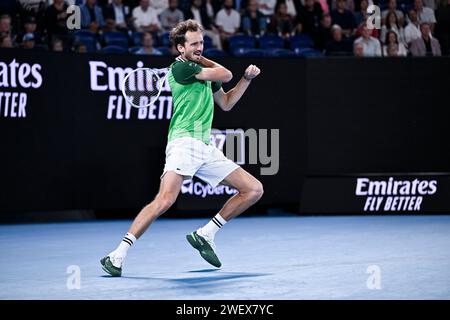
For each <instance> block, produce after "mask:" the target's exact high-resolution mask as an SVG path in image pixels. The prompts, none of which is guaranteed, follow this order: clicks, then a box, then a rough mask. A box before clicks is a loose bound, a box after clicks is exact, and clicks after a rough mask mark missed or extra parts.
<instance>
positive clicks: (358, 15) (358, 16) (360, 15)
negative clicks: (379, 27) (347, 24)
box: [355, 0, 369, 26]
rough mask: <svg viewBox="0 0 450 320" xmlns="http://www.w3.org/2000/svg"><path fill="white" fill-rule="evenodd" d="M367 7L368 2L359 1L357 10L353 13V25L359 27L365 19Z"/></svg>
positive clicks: (364, 0) (366, 0) (365, 0)
mask: <svg viewBox="0 0 450 320" xmlns="http://www.w3.org/2000/svg"><path fill="white" fill-rule="evenodd" d="M368 7H369V1H368V0H361V2H360V3H359V10H358V11H356V12H355V24H356V25H357V26H359V25H360V24H361V23H363V22H365V21H366V19H367V8H368Z"/></svg>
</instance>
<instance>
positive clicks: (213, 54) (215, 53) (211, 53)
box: [203, 48, 228, 57]
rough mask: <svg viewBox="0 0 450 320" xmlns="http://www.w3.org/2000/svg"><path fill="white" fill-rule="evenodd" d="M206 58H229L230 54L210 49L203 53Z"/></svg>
mask: <svg viewBox="0 0 450 320" xmlns="http://www.w3.org/2000/svg"><path fill="white" fill-rule="evenodd" d="M203 55H204V56H205V57H227V56H228V54H227V53H226V52H225V51H223V50H220V49H215V48H210V49H206V50H205V51H203Z"/></svg>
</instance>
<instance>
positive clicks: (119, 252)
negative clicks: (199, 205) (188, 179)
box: [100, 171, 183, 276]
mask: <svg viewBox="0 0 450 320" xmlns="http://www.w3.org/2000/svg"><path fill="white" fill-rule="evenodd" d="M182 183H183V177H182V176H180V175H178V174H176V173H175V172H173V171H168V172H166V174H165V175H164V177H163V178H162V179H161V185H160V188H159V192H158V194H157V195H156V197H155V199H154V200H153V201H152V202H151V203H150V204H148V205H146V206H145V207H144V208H143V209H142V210H141V211H140V212H139V214H138V215H137V216H136V218H135V219H134V221H133V224H132V225H131V227H130V229H129V230H128V233H127V234H126V235H125V237H124V238H123V239H122V241H121V242H120V244H119V246H118V247H117V249H116V250H114V251H112V252H111V253H110V254H108V255H107V256H106V257H104V258H103V259H102V260H101V261H100V262H101V264H102V266H103V270H105V271H106V272H107V273H109V274H111V275H112V276H121V275H122V264H123V261H124V259H125V257H126V255H127V251H128V249H129V248H130V247H131V245H132V244H133V243H134V242H135V241H136V240H137V239H139V237H140V236H142V234H143V233H144V232H145V231H146V230H147V229H148V227H149V226H150V225H151V224H152V222H153V221H155V220H156V219H157V218H158V217H159V216H160V215H162V214H163V213H164V212H166V211H167V210H168V209H169V208H170V207H171V206H172V204H173V203H174V202H175V200H176V199H177V196H178V193H179V192H180V189H181V185H182Z"/></svg>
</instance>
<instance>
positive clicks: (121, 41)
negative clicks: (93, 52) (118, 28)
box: [103, 32, 129, 49]
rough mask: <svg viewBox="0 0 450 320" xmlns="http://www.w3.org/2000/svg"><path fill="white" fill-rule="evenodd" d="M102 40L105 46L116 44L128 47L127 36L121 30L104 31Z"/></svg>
mask: <svg viewBox="0 0 450 320" xmlns="http://www.w3.org/2000/svg"><path fill="white" fill-rule="evenodd" d="M103 42H104V44H105V45H106V46H118V47H122V48H125V49H128V46H129V43H128V37H127V36H126V35H125V34H124V33H122V32H105V33H104V34H103Z"/></svg>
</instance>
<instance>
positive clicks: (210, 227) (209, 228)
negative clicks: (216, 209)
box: [199, 214, 227, 240]
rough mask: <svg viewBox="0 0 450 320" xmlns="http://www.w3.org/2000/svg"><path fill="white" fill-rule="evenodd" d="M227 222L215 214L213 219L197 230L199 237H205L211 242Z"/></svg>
mask: <svg viewBox="0 0 450 320" xmlns="http://www.w3.org/2000/svg"><path fill="white" fill-rule="evenodd" d="M225 223H227V221H226V220H225V219H224V218H222V217H221V216H220V214H216V215H215V216H214V218H212V219H211V221H209V222H208V223H207V224H206V225H205V226H204V227H202V228H200V229H199V232H200V235H202V236H205V237H207V238H209V239H211V240H214V237H215V235H216V232H217V231H219V229H220V228H222V227H223V226H224V225H225Z"/></svg>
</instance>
